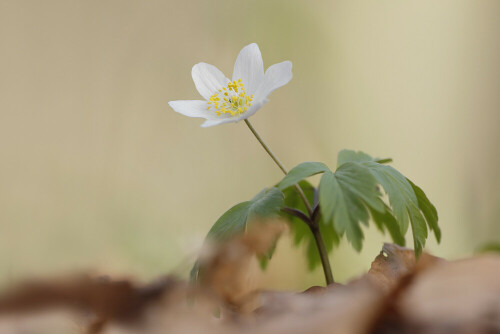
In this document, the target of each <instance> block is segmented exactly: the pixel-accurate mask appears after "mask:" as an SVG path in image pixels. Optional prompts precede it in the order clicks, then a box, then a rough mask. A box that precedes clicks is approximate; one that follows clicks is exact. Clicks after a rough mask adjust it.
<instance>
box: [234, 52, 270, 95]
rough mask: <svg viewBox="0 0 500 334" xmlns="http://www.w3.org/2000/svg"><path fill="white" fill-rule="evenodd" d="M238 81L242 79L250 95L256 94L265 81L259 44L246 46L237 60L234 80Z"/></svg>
mask: <svg viewBox="0 0 500 334" xmlns="http://www.w3.org/2000/svg"><path fill="white" fill-rule="evenodd" d="M238 79H241V81H242V82H243V84H244V85H245V89H246V91H247V93H248V94H254V93H255V90H256V89H257V87H259V85H260V84H261V82H262V80H263V79H264V64H263V63H262V55H261V53H260V50H259V47H258V46H257V44H255V43H252V44H250V45H247V46H245V47H244V48H243V49H242V50H241V51H240V53H239V55H238V58H236V63H234V70H233V80H238Z"/></svg>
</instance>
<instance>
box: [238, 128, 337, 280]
mask: <svg viewBox="0 0 500 334" xmlns="http://www.w3.org/2000/svg"><path fill="white" fill-rule="evenodd" d="M245 123H246V125H247V126H248V128H249V129H250V131H252V133H253V135H254V136H255V138H257V140H258V141H259V143H260V144H261V145H262V147H263V148H264V150H266V152H267V154H269V156H270V157H271V159H273V161H274V162H275V163H276V165H278V167H279V168H280V169H281V171H282V172H283V174H285V175H287V174H288V170H287V169H286V167H285V166H284V165H283V164H282V163H281V161H280V160H279V159H278V157H277V156H276V155H275V154H274V153H273V151H271V149H270V148H269V146H267V144H266V143H265V142H264V140H263V139H262V137H261V136H260V135H259V133H258V132H257V130H255V128H254V127H253V125H252V123H250V121H249V120H248V119H245ZM294 187H295V189H296V190H297V193H298V194H299V196H300V198H301V199H302V201H303V202H304V205H305V206H306V209H307V213H308V215H309V216H308V217H307V220H304V219H303V218H301V219H302V220H303V221H304V223H306V224H307V226H309V228H310V229H311V232H312V233H313V235H314V240H315V241H316V246H317V247H318V252H319V255H320V258H321V264H322V265H323V271H324V273H325V279H326V284H327V285H329V284H331V283H334V280H333V275H332V269H331V267H330V261H329V260H328V252H327V251H326V247H325V243H324V241H323V238H322V237H321V233H320V230H319V225H318V224H317V223H316V222H315V221H314V220H313V209H312V207H311V203H309V201H308V200H307V197H306V195H305V194H304V191H303V190H302V188H301V187H300V186H299V185H298V184H294Z"/></svg>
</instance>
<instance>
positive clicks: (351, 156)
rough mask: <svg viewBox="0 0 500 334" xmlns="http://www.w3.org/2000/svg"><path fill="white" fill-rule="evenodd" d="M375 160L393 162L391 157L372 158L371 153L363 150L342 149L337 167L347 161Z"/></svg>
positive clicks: (381, 162) (384, 162) (338, 156)
mask: <svg viewBox="0 0 500 334" xmlns="http://www.w3.org/2000/svg"><path fill="white" fill-rule="evenodd" d="M367 161H374V162H377V163H379V164H386V163H389V162H392V159H391V158H383V159H381V158H372V157H371V156H370V155H368V154H366V153H364V152H361V151H357V152H356V151H353V150H342V151H340V152H339V154H338V155H337V167H340V166H341V165H343V164H345V163H346V162H367Z"/></svg>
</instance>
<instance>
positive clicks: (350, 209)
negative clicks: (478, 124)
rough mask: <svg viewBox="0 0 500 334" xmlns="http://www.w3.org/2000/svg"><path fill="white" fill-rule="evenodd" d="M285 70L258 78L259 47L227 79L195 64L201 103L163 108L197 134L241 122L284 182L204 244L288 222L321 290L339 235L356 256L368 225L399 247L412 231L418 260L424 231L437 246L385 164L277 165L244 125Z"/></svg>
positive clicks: (417, 200)
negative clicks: (278, 220) (195, 121)
mask: <svg viewBox="0 0 500 334" xmlns="http://www.w3.org/2000/svg"><path fill="white" fill-rule="evenodd" d="M291 70H292V64H291V62H289V61H284V62H282V63H278V64H275V65H273V66H271V67H269V68H268V69H267V70H266V71H265V72H264V68H263V61H262V56H261V53H260V50H259V47H258V46H257V44H250V45H248V46H246V47H244V48H243V49H242V50H241V52H240V54H239V55H238V58H237V59H236V63H235V65H234V71H233V78H232V80H229V79H228V78H226V77H225V76H224V74H222V72H221V71H219V70H218V69H217V68H216V67H215V66H212V65H209V64H206V63H199V64H196V65H195V66H194V67H193V71H192V76H193V80H194V83H195V86H196V88H197V89H198V91H199V93H200V94H201V96H202V97H203V98H204V99H205V100H181V101H171V102H169V104H170V106H171V107H172V108H173V109H174V110H175V111H176V112H178V113H180V114H183V115H186V116H189V117H199V118H204V119H205V120H206V121H205V123H203V125H202V126H203V127H209V126H214V125H219V124H224V123H235V122H239V121H244V122H245V124H246V125H247V126H248V128H249V129H250V131H251V132H252V133H253V135H254V136H255V138H256V139H257V140H258V141H259V143H260V144H261V145H262V147H263V148H264V149H265V151H266V152H267V154H268V155H269V156H270V157H271V159H272V160H273V161H274V162H275V163H276V165H277V166H278V167H279V168H280V170H281V171H282V172H283V173H284V175H285V176H284V177H283V179H282V180H281V181H280V182H279V183H277V184H276V185H275V186H272V187H269V188H264V189H263V190H262V191H260V192H259V193H258V194H257V195H256V196H255V197H254V198H252V199H251V200H249V201H245V202H242V203H239V204H236V205H235V206H233V207H232V208H230V209H229V210H228V211H226V212H225V213H224V214H223V215H222V216H221V217H220V218H219V219H218V220H217V221H216V222H215V224H214V225H213V226H212V228H211V229H210V231H209V232H208V235H207V239H208V240H210V241H211V242H220V241H224V240H227V239H228V238H230V237H232V236H234V235H236V234H239V233H243V232H244V231H246V230H247V228H248V225H249V224H252V222H253V221H255V220H256V218H268V217H273V216H278V215H279V216H282V217H284V218H286V219H287V220H288V221H289V222H290V226H291V230H292V233H293V235H294V240H295V244H296V245H300V244H307V252H306V253H307V259H308V264H309V269H311V270H312V269H314V268H315V267H316V266H317V265H318V264H319V263H321V265H322V266H323V271H324V274H325V279H326V283H327V284H331V283H333V282H334V279H333V275H332V270H331V267H330V262H329V260H328V252H330V251H331V250H332V249H333V247H334V246H337V245H338V244H339V242H340V239H341V237H343V236H344V235H345V236H346V239H347V241H349V242H350V244H351V245H352V246H353V247H354V249H355V250H357V251H360V250H361V248H362V246H363V231H362V229H361V225H362V224H363V225H365V226H367V225H368V224H369V222H370V221H372V222H373V223H374V224H375V225H376V227H377V228H378V229H379V230H380V231H382V232H385V231H388V232H389V234H390V236H391V238H392V240H393V241H394V242H395V243H396V244H398V245H404V244H405V235H406V233H407V232H408V230H409V228H410V226H411V231H412V234H413V244H414V249H415V254H416V255H417V256H418V255H420V253H421V252H422V249H423V248H424V246H425V241H426V239H427V237H428V230H431V231H433V232H434V235H435V237H436V239H437V240H438V242H439V241H440V239H441V231H440V229H439V226H438V215H437V211H436V208H435V207H434V205H432V203H431V202H430V201H429V199H428V198H427V196H426V195H425V193H424V192H423V191H422V189H420V188H419V187H418V186H417V185H415V184H414V183H413V182H412V181H410V180H409V179H408V178H406V177H405V176H404V175H403V174H401V173H400V172H398V171H397V170H396V169H394V168H393V167H391V166H388V165H387V164H388V163H390V162H392V159H390V158H388V159H378V158H373V157H371V156H370V155H368V154H366V153H363V152H355V151H351V150H342V151H340V152H339V154H338V157H337V166H336V168H335V170H332V169H330V168H329V167H328V166H327V165H326V164H324V163H322V162H303V163H301V164H299V165H297V166H295V167H294V168H292V169H291V170H288V169H287V168H286V167H285V166H284V165H283V163H281V161H280V160H279V159H278V157H277V156H276V155H275V154H274V153H273V152H272V151H271V149H270V148H269V146H268V145H267V144H266V143H265V142H264V140H263V139H262V137H261V136H260V135H259V133H258V132H257V130H256V129H255V128H254V127H253V125H252V124H251V123H250V121H249V120H248V118H249V117H250V116H252V115H253V114H255V113H256V112H257V111H258V110H259V109H260V108H261V107H262V106H263V105H264V104H265V103H266V102H267V101H268V98H267V97H268V96H269V94H271V93H272V92H273V91H274V90H276V89H277V88H279V87H281V86H284V85H285V84H287V83H288V82H289V81H290V80H291V78H292V72H291ZM316 174H322V176H321V180H320V182H319V185H318V186H317V187H315V186H313V185H312V184H311V183H309V182H308V181H307V180H306V179H307V178H309V177H311V176H313V175H316ZM384 195H387V197H385V196H384ZM385 198H388V200H385ZM272 253H273V250H271V251H270V252H269V253H268V254H266V255H265V256H260V257H259V258H260V263H261V265H262V267H263V268H265V267H266V265H267V262H268V260H269V259H270V258H271V256H272ZM198 275H199V268H198V265H197V264H195V265H194V267H193V270H192V271H191V277H192V278H193V279H196V278H197V276H198Z"/></svg>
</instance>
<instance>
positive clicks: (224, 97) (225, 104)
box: [168, 43, 292, 127]
mask: <svg viewBox="0 0 500 334" xmlns="http://www.w3.org/2000/svg"><path fill="white" fill-rule="evenodd" d="M192 76H193V81H194V84H195V86H196V89H198V92H199V93H200V94H201V96H203V98H204V99H205V100H183V101H170V102H169V103H168V104H169V105H170V106H171V107H172V108H173V109H174V110H175V111H176V112H178V113H180V114H183V115H186V116H189V117H200V118H204V119H206V121H205V123H203V124H202V126H203V127H209V126H214V125H219V124H224V123H231V122H238V121H241V120H244V119H247V118H248V117H250V116H252V115H253V114H255V113H256V112H257V110H259V109H260V108H261V107H262V106H263V105H264V104H265V103H266V102H267V101H268V99H267V96H268V95H269V94H271V93H272V92H273V91H274V90H275V89H277V88H279V87H281V86H284V85H286V84H287V83H288V82H289V81H290V80H291V79H292V63H291V62H290V61H284V62H282V63H278V64H274V65H272V66H270V67H269V68H268V69H267V70H266V73H265V74H264V65H263V62H262V55H261V53H260V50H259V47H258V46H257V44H255V43H252V44H250V45H247V46H245V47H244V48H243V49H242V50H241V51H240V54H239V55H238V58H236V63H235V64H234V70H233V78H232V81H231V80H229V79H228V78H226V77H225V76H224V74H223V73H222V72H221V71H219V70H218V69H217V68H216V67H215V66H213V65H210V64H206V63H199V64H196V65H194V66H193V70H192Z"/></svg>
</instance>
